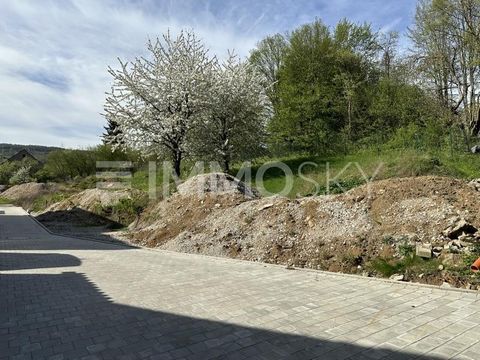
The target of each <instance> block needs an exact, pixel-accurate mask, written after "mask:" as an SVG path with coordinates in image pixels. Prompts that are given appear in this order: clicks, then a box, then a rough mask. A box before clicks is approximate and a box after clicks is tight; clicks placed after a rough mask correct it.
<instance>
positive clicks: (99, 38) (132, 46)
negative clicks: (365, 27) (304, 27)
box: [0, 0, 416, 148]
mask: <svg viewBox="0 0 480 360" xmlns="http://www.w3.org/2000/svg"><path fill="white" fill-rule="evenodd" d="M415 4H416V0H363V1H359V0H296V1H295V0H292V1H287V0H263V1H262V0H256V1H254V0H244V1H242V0H223V1H222V0H206V1H202V0H169V1H168V0H116V1H113V0H104V1H102V0H31V1H27V0H0V9H1V11H0V143H2V142H8V143H21V144H41V145H55V146H66V147H75V148H76V147H85V146H89V145H94V144H97V143H99V141H100V138H99V135H100V134H101V132H102V126H103V125H104V119H103V118H102V116H101V115H100V113H101V112H102V107H103V101H104V92H105V91H106V90H108V88H109V86H110V78H109V75H108V73H107V70H106V69H107V66H108V65H112V66H115V65H116V64H117V60H116V59H117V57H120V58H122V59H123V60H130V59H133V58H134V57H135V56H137V55H141V54H143V53H144V49H145V43H146V40H147V39H148V37H150V38H154V37H156V36H159V35H161V34H162V33H164V32H165V31H166V30H167V29H170V30H171V31H172V32H177V31H178V30H180V29H182V28H190V29H194V30H195V32H197V33H198V34H199V35H200V36H201V37H202V38H203V40H204V41H205V43H206V44H207V46H208V47H209V48H210V50H211V52H212V53H216V54H218V55H219V56H220V57H222V55H224V54H225V53H226V52H227V50H228V49H235V50H236V51H237V52H238V53H239V54H241V55H245V56H246V55H248V53H249V50H250V49H251V48H253V47H254V46H255V44H256V43H257V42H258V41H259V40H261V39H262V38H263V37H264V36H266V35H268V34H273V33H277V32H282V33H283V32H285V31H288V30H292V29H294V28H295V27H296V26H298V25H300V24H303V23H306V22H310V21H312V20H314V19H315V18H316V17H318V18H320V19H322V20H323V21H324V22H325V23H326V24H328V25H331V26H333V25H334V24H335V23H337V22H338V20H340V19H341V18H343V17H347V18H349V19H350V20H352V21H355V22H365V21H366V22H369V23H371V24H372V25H373V28H374V29H376V30H381V31H389V30H397V31H399V32H401V33H404V32H405V31H406V28H407V26H409V25H410V23H411V21H412V18H413V14H414V11H415ZM404 41H405V40H404Z"/></svg>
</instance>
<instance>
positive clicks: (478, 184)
mask: <svg viewBox="0 0 480 360" xmlns="http://www.w3.org/2000/svg"><path fill="white" fill-rule="evenodd" d="M468 186H470V187H472V188H474V189H475V190H477V191H480V179H475V180H472V181H470V182H469V183H468Z"/></svg>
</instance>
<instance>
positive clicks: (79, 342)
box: [0, 272, 434, 360]
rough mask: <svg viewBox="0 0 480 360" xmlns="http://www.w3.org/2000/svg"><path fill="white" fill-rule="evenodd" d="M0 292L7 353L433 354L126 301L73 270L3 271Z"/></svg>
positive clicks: (1, 348)
mask: <svg viewBox="0 0 480 360" xmlns="http://www.w3.org/2000/svg"><path fill="white" fill-rule="evenodd" d="M0 289H2V296H1V297H0V308H1V309H2V311H1V312H0V331H2V332H1V334H2V336H1V338H0V354H2V355H3V356H6V357H7V358H9V357H11V358H13V357H14V356H20V355H24V356H25V358H33V359H37V358H38V359H39V358H48V357H50V356H54V355H58V354H62V355H63V359H76V358H83V357H87V356H91V357H89V358H88V359H90V358H91V359H120V358H125V359H127V358H128V359H143V358H148V359H157V358H158V359H163V358H164V359H180V358H182V359H213V358H217V359H253V358H255V359H272V360H273V359H275V360H277V359H327V360H328V359H361V358H374V359H380V358H389V359H412V358H417V359H423V360H426V359H434V358H433V357H431V356H428V357H422V356H417V355H413V354H409V353H403V352H398V351H392V350H387V349H379V348H371V349H368V348H365V347H362V346H357V345H354V344H348V343H344V342H337V341H332V340H324V339H318V338H312V337H307V336H301V335H293V334H285V333H280V332H276V331H270V330H264V329H258V328H253V327H246V326H240V325H236V324H232V323H225V322H220V321H214V320H206V319H198V318H193V317H189V316H183V315H178V314H173V313H167V312H163V311H154V310H149V309H144V308H138V307H132V306H127V305H122V304H118V303H114V302H113V301H112V300H111V299H110V298H109V297H108V296H107V295H106V294H104V293H102V291H101V290H100V289H99V288H97V286H96V285H95V284H94V283H93V282H91V281H90V280H89V279H88V278H87V277H86V276H85V275H84V274H81V273H75V272H68V273H62V274H54V275H50V274H49V275H46V274H2V275H1V276H0ZM125 291H126V292H128V287H125ZM158 296H159V297H160V296H161V289H160V290H159V291H158ZM367 355H368V356H367ZM0 357H1V356H0Z"/></svg>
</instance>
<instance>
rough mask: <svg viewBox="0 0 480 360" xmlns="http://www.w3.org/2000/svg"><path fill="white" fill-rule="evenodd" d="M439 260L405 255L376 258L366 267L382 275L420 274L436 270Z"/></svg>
mask: <svg viewBox="0 0 480 360" xmlns="http://www.w3.org/2000/svg"><path fill="white" fill-rule="evenodd" d="M438 265H440V261H439V260H437V259H422V258H420V257H418V256H415V255H410V256H406V257H404V258H402V259H383V258H377V259H374V260H372V261H371V262H370V263H369V264H368V268H369V269H370V270H372V271H375V272H376V273H377V274H380V275H381V276H383V277H390V276H392V275H393V274H405V273H409V274H417V275H418V274H421V273H435V272H438V270H437V269H438Z"/></svg>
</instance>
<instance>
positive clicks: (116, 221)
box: [36, 189, 146, 232]
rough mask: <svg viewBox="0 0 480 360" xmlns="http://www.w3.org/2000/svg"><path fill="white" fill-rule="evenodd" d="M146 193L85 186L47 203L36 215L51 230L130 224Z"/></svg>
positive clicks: (140, 207)
mask: <svg viewBox="0 0 480 360" xmlns="http://www.w3.org/2000/svg"><path fill="white" fill-rule="evenodd" d="M144 200H145V201H146V196H145V195H144V194H143V193H142V192H141V191H137V190H116V191H113V190H104V189H88V190H84V191H82V192H80V193H78V194H75V195H72V196H70V197H69V198H67V199H65V200H62V201H60V202H58V203H55V204H53V205H51V206H49V207H48V208H47V209H46V210H44V211H42V212H40V213H38V214H37V215H36V217H37V219H38V220H39V221H41V222H42V223H43V224H44V225H46V226H47V227H49V228H51V229H52V230H54V231H57V230H58V229H60V228H61V229H62V231H63V232H65V227H69V226H106V227H107V228H110V229H111V228H119V227H123V226H125V225H128V224H130V223H131V222H132V221H134V220H135V218H136V217H137V216H138V213H137V212H140V211H141V210H142V209H143V207H142V206H141V205H140V203H141V201H144Z"/></svg>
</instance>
